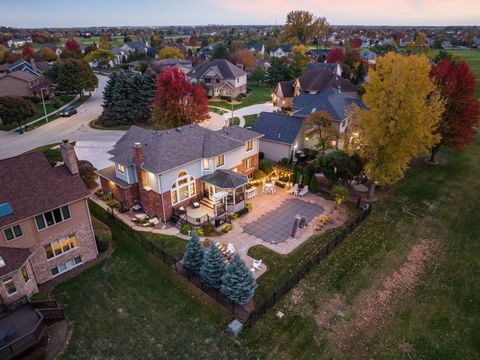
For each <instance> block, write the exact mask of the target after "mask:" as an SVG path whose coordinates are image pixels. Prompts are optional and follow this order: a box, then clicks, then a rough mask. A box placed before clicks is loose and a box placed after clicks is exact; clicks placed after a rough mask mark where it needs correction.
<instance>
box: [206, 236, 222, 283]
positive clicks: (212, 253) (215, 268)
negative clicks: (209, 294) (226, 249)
mask: <svg viewBox="0 0 480 360" xmlns="http://www.w3.org/2000/svg"><path fill="white" fill-rule="evenodd" d="M224 273H225V262H224V256H223V254H222V253H221V251H220V250H219V249H218V247H217V246H216V245H215V243H213V242H212V244H211V245H210V247H209V248H208V250H207V252H206V253H205V256H204V257H203V264H202V267H201V268H200V278H201V279H202V281H203V282H204V283H205V284H207V285H208V286H210V287H212V288H214V289H220V286H221V285H222V276H223V274H224Z"/></svg>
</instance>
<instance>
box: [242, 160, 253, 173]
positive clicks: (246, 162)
mask: <svg viewBox="0 0 480 360" xmlns="http://www.w3.org/2000/svg"><path fill="white" fill-rule="evenodd" d="M249 160H250V161H251V162H252V166H250V167H249V168H247V164H248V161H249ZM243 161H245V170H252V169H253V168H254V164H253V158H252V157H249V158H246V159H244V160H243Z"/></svg>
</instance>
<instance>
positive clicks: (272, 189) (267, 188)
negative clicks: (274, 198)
mask: <svg viewBox="0 0 480 360" xmlns="http://www.w3.org/2000/svg"><path fill="white" fill-rule="evenodd" d="M263 192H264V193H265V194H273V193H275V185H273V184H271V183H266V184H265V185H264V186H263Z"/></svg>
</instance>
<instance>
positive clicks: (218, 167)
mask: <svg viewBox="0 0 480 360" xmlns="http://www.w3.org/2000/svg"><path fill="white" fill-rule="evenodd" d="M220 156H222V157H223V164H222V165H217V158H219V157H220ZM224 166H225V154H221V155H218V156H215V169H220V168H222V167H224Z"/></svg>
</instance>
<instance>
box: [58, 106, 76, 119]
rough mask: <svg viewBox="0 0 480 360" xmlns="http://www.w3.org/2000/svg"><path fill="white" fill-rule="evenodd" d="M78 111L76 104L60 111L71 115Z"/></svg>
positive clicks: (67, 115)
mask: <svg viewBox="0 0 480 360" xmlns="http://www.w3.org/2000/svg"><path fill="white" fill-rule="evenodd" d="M76 113H77V108H76V107H75V106H67V107H66V108H65V109H63V110H62V111H60V115H61V116H65V117H69V116H72V115H74V114H76Z"/></svg>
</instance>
